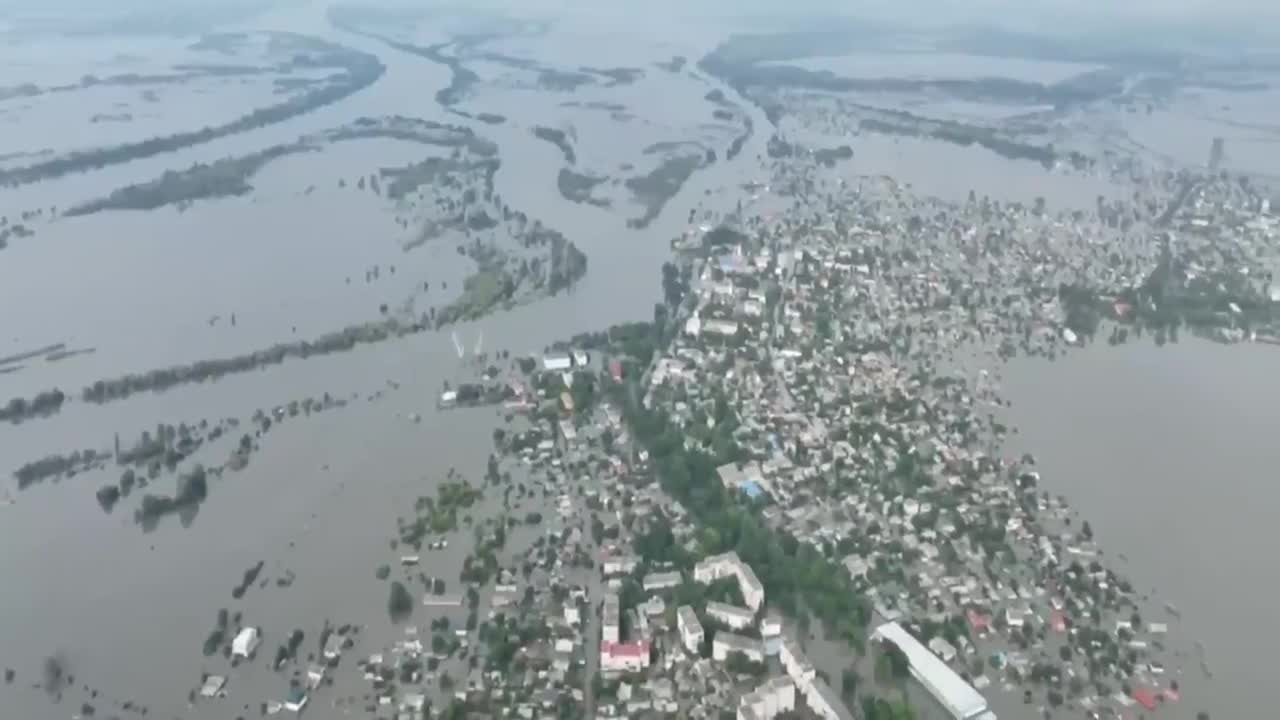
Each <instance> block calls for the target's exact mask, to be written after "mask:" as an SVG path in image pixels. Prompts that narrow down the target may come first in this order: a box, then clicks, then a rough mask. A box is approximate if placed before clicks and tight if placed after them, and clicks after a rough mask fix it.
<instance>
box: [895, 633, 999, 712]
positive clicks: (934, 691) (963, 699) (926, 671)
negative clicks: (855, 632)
mask: <svg viewBox="0 0 1280 720" xmlns="http://www.w3.org/2000/svg"><path fill="white" fill-rule="evenodd" d="M871 637H872V639H873V640H881V641H888V642H891V643H893V644H894V645H897V646H898V648H899V649H900V650H902V654H903V655H906V657H907V662H908V663H909V664H910V666H911V675H912V677H914V678H915V679H916V680H918V681H919V682H920V684H921V685H923V686H924V688H925V689H926V690H928V691H929V693H930V694H931V695H933V697H934V698H936V699H937V701H938V702H939V703H941V704H942V707H944V708H946V710H947V712H949V713H951V715H952V716H953V717H955V718H956V720H995V718H996V716H995V713H993V712H991V711H990V710H989V709H988V708H987V700H986V698H984V697H982V693H979V692H978V691H977V690H975V689H974V687H973V686H972V685H970V684H969V683H968V682H966V681H965V679H964V678H962V677H960V675H959V673H957V672H956V671H955V670H952V669H951V668H950V667H948V666H947V664H946V663H944V662H942V660H940V659H939V658H938V656H937V655H934V654H933V653H932V652H930V651H929V648H927V647H925V646H924V645H922V644H921V643H920V641H919V640H917V639H915V637H914V636H912V634H911V633H909V632H907V631H906V629H905V628H903V627H902V626H901V625H899V624H898V623H896V622H890V623H885V624H884V625H881V626H880V627H878V628H876V631H875V632H874V633H872V635H871Z"/></svg>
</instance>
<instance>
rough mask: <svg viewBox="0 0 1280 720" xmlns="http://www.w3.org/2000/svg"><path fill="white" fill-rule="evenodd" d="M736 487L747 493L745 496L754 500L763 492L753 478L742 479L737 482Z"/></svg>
mask: <svg viewBox="0 0 1280 720" xmlns="http://www.w3.org/2000/svg"><path fill="white" fill-rule="evenodd" d="M738 489H739V490H741V491H742V492H744V493H746V494H747V497H749V498H751V499H752V500H755V499H756V498H758V497H760V496H761V495H763V494H764V490H763V489H762V488H761V487H760V484H759V483H757V482H756V481H755V480H743V481H742V482H740V483H738Z"/></svg>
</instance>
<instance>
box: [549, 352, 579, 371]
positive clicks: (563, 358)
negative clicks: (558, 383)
mask: <svg viewBox="0 0 1280 720" xmlns="http://www.w3.org/2000/svg"><path fill="white" fill-rule="evenodd" d="M571 367H573V358H571V357H569V356H568V355H567V354H565V353H548V354H546V355H543V356H542V369H543V370H546V371H548V372H560V371H562V370H568V369H569V368H571Z"/></svg>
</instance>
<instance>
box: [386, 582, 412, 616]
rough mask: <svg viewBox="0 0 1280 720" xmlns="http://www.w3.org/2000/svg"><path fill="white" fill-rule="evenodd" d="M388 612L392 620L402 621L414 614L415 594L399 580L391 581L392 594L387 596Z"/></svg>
mask: <svg viewBox="0 0 1280 720" xmlns="http://www.w3.org/2000/svg"><path fill="white" fill-rule="evenodd" d="M387 614H389V615H390V616H391V620H392V622H401V621H403V620H404V619H406V618H407V617H409V616H410V615H412V614H413V596H412V595H410V594H409V589H408V588H406V587H405V586H404V584H403V583H401V582H400V581H399V580H396V581H394V582H392V583H391V594H390V595H389V596H388V597H387Z"/></svg>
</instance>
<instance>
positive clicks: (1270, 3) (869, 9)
mask: <svg viewBox="0 0 1280 720" xmlns="http://www.w3.org/2000/svg"><path fill="white" fill-rule="evenodd" d="M302 2H316V3H319V4H322V5H323V4H344V3H350V4H360V5H374V6H389V7H395V6H412V7H423V6H430V5H452V6H458V7H472V8H474V7H477V6H483V7H490V8H492V7H506V8H518V9H519V10H520V11H522V12H524V13H527V12H529V11H531V10H534V8H537V9H538V10H544V11H550V12H551V13H553V14H554V13H557V12H582V13H585V14H591V15H599V14H601V13H613V12H616V13H619V14H625V13H643V14H645V15H646V16H649V17H652V15H653V14H654V13H659V12H661V13H664V14H668V15H669V14H672V13H674V14H677V15H681V16H686V17H687V16H690V15H693V16H703V17H705V16H708V15H720V16H724V15H738V16H772V17H776V18H787V19H802V18H804V17H814V16H824V15H833V14H838V15H845V16H856V17H866V18H877V19H882V20H886V21H892V22H895V23H902V24H908V25H924V26H936V25H940V24H941V25H948V24H957V23H964V24H969V23H983V24H989V25H1002V26H1009V27H1012V28H1016V29H1019V30H1028V31H1042V32H1045V33H1049V34H1053V33H1060V32H1067V33H1077V34H1078V33H1084V32H1089V31H1090V30H1094V29H1107V28H1110V29H1112V30H1116V29H1117V25H1121V24H1123V25H1124V26H1132V25H1134V24H1137V25H1138V26H1139V27H1141V25H1142V23H1151V24H1156V25H1158V26H1160V27H1158V28H1155V27H1147V28H1145V29H1146V30H1148V32H1152V31H1156V30H1160V29H1166V28H1168V27H1170V26H1182V27H1183V28H1190V29H1204V28H1212V29H1214V30H1217V31H1221V30H1223V29H1228V30H1230V29H1234V28H1239V29H1241V30H1246V31H1258V30H1266V29H1271V28H1275V27H1277V25H1276V23H1277V22H1278V21H1280V0H0V17H3V15H4V14H5V13H6V11H7V12H10V13H12V12H13V11H17V12H18V13H23V12H31V13H34V14H37V15H41V16H46V17H47V16H48V15H49V14H51V13H58V12H59V11H64V12H65V11H72V16H74V15H75V14H79V13H82V12H86V11H87V12H88V13H90V14H92V15H95V16H98V17H101V16H102V15H104V14H106V13H112V12H114V13H120V14H127V13H136V12H138V11H139V10H146V11H148V12H153V13H159V14H181V13H182V12H183V10H184V9H189V8H193V7H201V6H204V7H208V6H220V9H221V10H222V11H223V12H220V13H216V14H219V15H221V14H225V11H227V10H229V9H231V8H230V6H239V7H244V6H246V5H256V6H259V7H262V6H269V5H273V4H280V3H290V4H296V3H302ZM1144 39H1145V40H1147V41H1150V40H1152V38H1151V37H1150V35H1148V36H1147V37H1145V38H1144Z"/></svg>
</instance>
